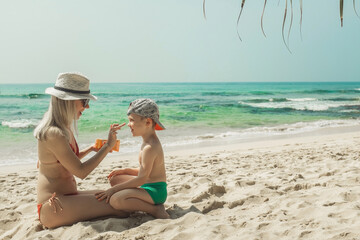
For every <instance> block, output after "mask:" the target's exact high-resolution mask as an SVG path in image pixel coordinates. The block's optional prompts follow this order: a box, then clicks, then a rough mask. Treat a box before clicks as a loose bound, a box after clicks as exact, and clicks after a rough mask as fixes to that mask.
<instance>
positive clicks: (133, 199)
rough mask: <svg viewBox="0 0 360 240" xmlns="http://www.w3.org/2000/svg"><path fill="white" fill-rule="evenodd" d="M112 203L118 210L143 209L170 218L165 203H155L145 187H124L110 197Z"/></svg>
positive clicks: (155, 215) (157, 215)
mask: <svg viewBox="0 0 360 240" xmlns="http://www.w3.org/2000/svg"><path fill="white" fill-rule="evenodd" d="M110 205H111V206H112V207H113V208H115V209H117V210H123V211H128V212H134V211H143V212H147V213H149V214H151V215H153V216H154V217H155V218H169V214H168V213H167V212H166V211H165V207H164V205H162V204H161V205H154V201H153V200H152V198H151V197H150V195H149V194H148V193H147V192H146V191H145V190H144V189H139V188H138V189H124V190H121V191H119V192H116V193H114V194H113V195H112V196H111V198H110Z"/></svg>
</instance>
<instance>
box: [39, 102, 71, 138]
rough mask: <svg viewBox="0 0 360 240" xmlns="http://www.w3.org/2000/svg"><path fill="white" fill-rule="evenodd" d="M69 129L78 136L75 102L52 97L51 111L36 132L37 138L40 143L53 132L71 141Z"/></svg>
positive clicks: (49, 110) (46, 114)
mask: <svg viewBox="0 0 360 240" xmlns="http://www.w3.org/2000/svg"><path fill="white" fill-rule="evenodd" d="M69 128H70V131H72V132H74V131H75V133H76V134H77V120H76V108H75V101H74V100H62V99H60V98H57V97H55V96H51V101H50V104H49V109H48V111H47V112H46V113H45V114H44V117H43V119H42V120H41V121H40V123H39V125H38V126H37V127H36V128H35V130H34V136H35V138H37V139H38V140H40V141H42V140H46V138H47V133H48V131H49V130H51V131H55V132H58V133H60V134H61V135H63V136H65V137H66V138H67V139H69Z"/></svg>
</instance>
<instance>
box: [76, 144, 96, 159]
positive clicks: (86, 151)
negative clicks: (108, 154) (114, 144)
mask: <svg viewBox="0 0 360 240" xmlns="http://www.w3.org/2000/svg"><path fill="white" fill-rule="evenodd" d="M92 151H95V152H97V151H98V149H97V148H96V147H95V146H94V145H91V146H89V147H87V148H85V149H83V150H81V151H80V152H79V158H80V159H83V158H84V157H85V156H86V155H88V154H89V153H90V152H92Z"/></svg>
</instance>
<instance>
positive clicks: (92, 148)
mask: <svg viewBox="0 0 360 240" xmlns="http://www.w3.org/2000/svg"><path fill="white" fill-rule="evenodd" d="M90 149H91V151H94V152H98V151H99V150H100V149H99V148H96V146H95V144H94V145H92V146H91V148H90Z"/></svg>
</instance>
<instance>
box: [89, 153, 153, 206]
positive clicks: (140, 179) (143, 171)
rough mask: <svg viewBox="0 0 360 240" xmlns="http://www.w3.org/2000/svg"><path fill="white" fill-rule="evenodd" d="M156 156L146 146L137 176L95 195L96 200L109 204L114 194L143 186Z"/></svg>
mask: <svg viewBox="0 0 360 240" xmlns="http://www.w3.org/2000/svg"><path fill="white" fill-rule="evenodd" d="M156 154H157V153H156V151H155V150H154V149H153V148H152V147H151V146H146V147H145V148H144V149H143V151H142V154H141V165H140V168H139V174H138V176H137V177H135V178H133V179H131V180H129V181H126V182H124V183H120V184H117V185H115V186H113V187H111V188H109V189H108V190H106V191H103V192H98V193H96V194H95V196H96V198H97V199H98V200H99V201H102V200H104V199H106V202H109V200H110V197H111V196H112V195H113V194H114V193H116V192H118V191H121V190H123V189H127V188H137V187H139V186H141V185H143V184H145V183H146V181H147V179H148V178H149V176H150V173H151V170H152V167H153V164H154V160H155V157H156Z"/></svg>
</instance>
